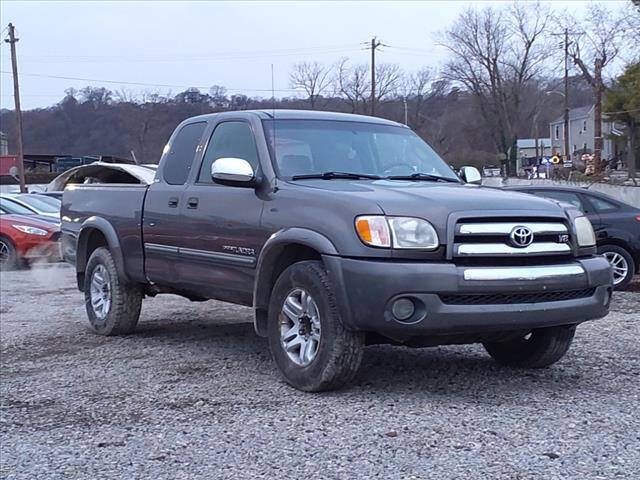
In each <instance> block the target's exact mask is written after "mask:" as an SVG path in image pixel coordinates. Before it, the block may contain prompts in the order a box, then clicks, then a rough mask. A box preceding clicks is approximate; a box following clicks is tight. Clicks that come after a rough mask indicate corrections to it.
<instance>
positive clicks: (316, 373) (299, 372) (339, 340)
mask: <svg viewBox="0 0 640 480" xmlns="http://www.w3.org/2000/svg"><path fill="white" fill-rule="evenodd" d="M295 289H303V290H305V291H306V292H308V294H309V295H311V296H312V298H313V300H314V301H315V303H316V306H317V311H318V314H319V315H318V316H319V318H320V327H321V335H320V340H319V342H318V344H317V351H316V354H315V357H314V358H313V360H312V361H311V363H309V364H308V365H306V366H301V365H298V364H296V363H295V362H294V361H292V360H291V359H290V358H289V356H288V354H287V352H285V349H284V346H283V344H282V341H281V336H280V322H281V318H284V317H281V315H284V314H282V308H283V305H284V302H285V300H286V299H287V297H288V296H289V294H290V293H291V292H292V291H294V290H295ZM268 337H269V346H270V347H271V353H272V356H273V359H274V361H275V363H276V365H277V366H278V368H279V370H280V373H281V374H282V376H283V378H284V380H285V381H286V382H287V383H288V384H289V385H291V386H293V387H295V388H297V389H298V390H303V391H307V392H320V391H327V390H335V389H338V388H340V387H343V386H344V385H346V384H347V383H349V382H350V381H351V380H353V378H354V377H355V375H356V373H357V371H358V368H359V367H360V362H361V361H362V354H363V351H364V340H365V336H364V332H358V331H354V330H351V329H349V328H347V327H346V326H345V325H344V323H343V322H342V319H341V318H340V313H339V311H338V307H337V304H336V299H335V295H334V292H333V288H332V285H331V282H330V280H329V277H328V275H327V272H326V271H325V269H324V267H323V265H322V262H319V261H304V262H299V263H295V264H293V265H291V266H289V267H288V268H287V269H286V270H285V271H284V272H282V274H281V275H280V276H279V277H278V279H277V281H276V283H275V286H274V287H273V291H272V292H271V300H270V303H269V318H268Z"/></svg>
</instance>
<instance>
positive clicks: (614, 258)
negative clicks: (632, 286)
mask: <svg viewBox="0 0 640 480" xmlns="http://www.w3.org/2000/svg"><path fill="white" fill-rule="evenodd" d="M603 255H604V258H606V259H607V260H608V261H609V263H610V264H611V268H613V284H614V285H618V284H619V283H620V282H622V281H623V280H624V279H625V278H627V274H628V273H629V265H628V264H627V260H626V259H625V258H624V257H623V256H622V255H620V254H619V253H617V252H605V253H604V254H603Z"/></svg>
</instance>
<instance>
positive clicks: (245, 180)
mask: <svg viewBox="0 0 640 480" xmlns="http://www.w3.org/2000/svg"><path fill="white" fill-rule="evenodd" d="M211 178H212V179H213V181H214V182H216V183H223V184H236V185H238V184H240V185H245V186H251V185H253V184H254V181H255V178H256V176H255V173H254V171H253V168H252V167H251V165H250V164H249V162H247V161H246V160H243V159H242V158H232V157H225V158H219V159H217V160H216V161H215V162H213V164H212V165H211Z"/></svg>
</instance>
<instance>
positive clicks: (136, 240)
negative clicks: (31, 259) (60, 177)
mask: <svg viewBox="0 0 640 480" xmlns="http://www.w3.org/2000/svg"><path fill="white" fill-rule="evenodd" d="M148 187H149V186H148V185H145V184H137V185H136V184H89V185H69V186H67V188H66V189H65V191H64V194H63V196H62V209H61V211H60V217H61V221H62V224H61V231H62V233H63V235H62V238H63V239H64V243H63V246H62V251H63V257H64V259H65V260H66V261H67V262H69V263H72V264H75V263H76V250H77V242H78V234H79V232H80V230H81V228H82V226H83V225H86V224H87V223H91V222H95V223H104V224H107V225H110V227H112V228H110V230H111V231H112V232H113V234H114V235H116V237H117V239H118V241H119V244H120V246H121V248H122V251H123V253H124V254H123V255H122V257H123V262H124V269H125V273H126V274H127V276H128V277H129V278H130V279H131V280H138V281H144V280H145V275H144V250H143V248H142V210H143V205H144V198H145V195H146V193H147V189H148Z"/></svg>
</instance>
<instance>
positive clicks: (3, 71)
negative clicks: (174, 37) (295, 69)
mask: <svg viewBox="0 0 640 480" xmlns="http://www.w3.org/2000/svg"><path fill="white" fill-rule="evenodd" d="M0 73H5V74H10V73H11V72H7V71H5V70H0ZM20 76H29V77H39V78H54V79H58V80H75V81H81V82H98V83H109V84H115V85H133V86H138V87H164V88H198V89H202V90H206V89H208V88H210V87H211V85H209V86H207V87H203V86H198V85H174V84H166V83H144V82H130V81H121V80H106V79H99V78H82V77H67V76H61V75H45V74H41V73H20ZM225 89H226V90H231V91H238V92H242V91H245V92H271V90H272V89H271V88H229V87H225ZM275 91H276V92H299V91H300V90H299V89H292V88H282V89H277V88H276V89H275Z"/></svg>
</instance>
